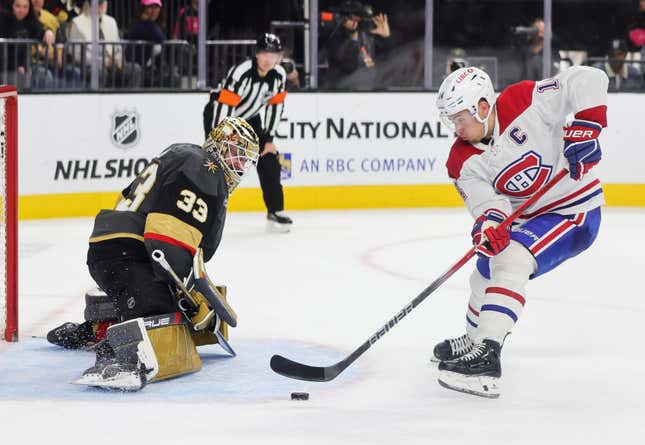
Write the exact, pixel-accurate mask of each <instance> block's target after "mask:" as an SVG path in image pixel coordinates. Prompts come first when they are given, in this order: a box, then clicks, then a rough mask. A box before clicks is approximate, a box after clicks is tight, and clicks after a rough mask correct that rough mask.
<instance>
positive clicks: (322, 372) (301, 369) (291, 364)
mask: <svg viewBox="0 0 645 445" xmlns="http://www.w3.org/2000/svg"><path fill="white" fill-rule="evenodd" d="M567 173H569V172H568V170H567V169H564V168H563V169H562V170H560V171H559V172H558V174H557V175H555V177H553V179H551V180H550V181H549V182H547V183H546V184H545V185H544V187H542V188H541V189H540V190H538V191H537V192H536V193H535V194H534V195H533V196H531V197H530V198H529V199H527V200H526V201H524V203H523V204H522V205H521V206H519V207H518V208H517V209H516V210H515V211H514V212H513V213H512V214H511V215H510V216H509V217H508V218H506V219H505V220H504V221H503V222H502V223H501V224H500V225H501V226H502V227H508V226H510V225H511V224H512V223H513V221H515V220H516V219H517V218H518V217H519V216H520V215H521V214H522V213H523V212H524V211H525V210H526V209H527V208H528V207H530V206H531V205H533V204H534V203H535V202H536V201H537V200H538V199H540V198H541V197H542V196H543V195H544V194H545V193H546V192H548V191H549V190H550V189H551V188H552V187H553V186H554V185H556V184H557V183H558V182H559V181H560V180H561V179H562V178H564V177H565V176H566V175H567ZM473 256H475V247H471V248H470V250H468V252H466V254H465V255H464V256H463V257H461V259H459V261H457V262H456V263H455V264H454V265H453V266H452V267H450V269H448V270H447V271H446V272H444V273H443V275H441V276H440V277H439V278H437V279H436V280H435V281H433V282H432V284H430V285H429V286H428V287H426V288H425V289H424V290H423V291H422V292H421V293H420V294H419V295H417V297H416V298H415V299H414V300H412V301H411V302H410V303H408V304H407V305H406V306H405V307H404V308H403V309H401V310H400V311H399V312H398V313H397V314H396V315H395V316H394V317H392V318H391V319H390V320H389V321H388V322H387V323H385V324H384V325H383V326H382V327H381V328H380V329H379V330H378V331H376V332H375V333H374V334H373V335H372V336H371V337H370V338H369V339H367V341H365V343H363V344H362V345H360V346H359V347H358V348H357V349H356V350H354V352H352V353H351V354H349V355H348V356H347V357H345V358H344V359H342V360H341V361H339V362H338V363H335V364H333V365H330V366H310V365H306V364H304V363H298V362H295V361H293V360H290V359H288V358H286V357H283V356H281V355H274V356H273V357H271V362H270V366H271V369H272V370H273V371H274V372H276V373H278V374H280V375H283V376H285V377H289V378H292V379H298V380H306V381H310V382H329V381H330V380H333V379H335V378H336V377H338V375H339V374H340V373H341V372H343V371H344V370H345V369H347V367H348V366H349V365H351V364H352V363H354V362H355V361H356V359H358V358H359V357H360V356H361V355H363V353H364V352H365V351H367V350H368V349H369V348H370V347H371V346H372V345H373V344H374V343H376V342H377V341H379V340H380V339H381V338H382V337H383V336H384V335H385V334H387V333H388V332H389V331H390V329H392V328H393V327H394V326H395V325H396V324H397V323H398V322H399V321H401V320H402V319H403V318H404V317H405V316H406V315H408V314H409V313H410V312H412V310H413V309H414V308H415V307H417V306H418V305H419V304H421V302H422V301H423V300H425V299H426V298H427V297H428V296H429V295H430V294H431V293H432V292H434V291H435V290H437V288H439V286H441V285H442V284H443V283H444V282H445V281H446V280H448V278H450V277H451V276H452V275H453V274H454V273H455V272H457V271H458V270H459V269H460V268H461V267H462V266H463V265H464V264H466V263H467V262H468V261H469V260H470V259H471V258H472V257H473Z"/></svg>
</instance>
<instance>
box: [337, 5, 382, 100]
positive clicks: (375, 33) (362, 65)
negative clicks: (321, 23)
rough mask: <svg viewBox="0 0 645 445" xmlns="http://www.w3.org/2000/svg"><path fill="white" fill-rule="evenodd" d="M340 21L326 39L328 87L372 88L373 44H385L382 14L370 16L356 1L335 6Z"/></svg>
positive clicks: (375, 45)
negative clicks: (327, 41) (335, 29)
mask: <svg viewBox="0 0 645 445" xmlns="http://www.w3.org/2000/svg"><path fill="white" fill-rule="evenodd" d="M339 11H340V12H339V14H341V15H342V16H343V18H342V24H341V26H340V27H339V29H338V30H337V31H335V32H334V33H333V34H332V36H331V37H330V39H329V43H328V54H329V77H330V82H331V85H329V86H330V87H336V88H348V89H373V88H375V87H376V86H377V84H376V78H377V76H376V69H375V66H376V53H377V46H380V47H383V46H385V43H384V42H385V40H387V39H389V37H390V25H389V22H388V19H387V15H385V14H377V15H373V14H372V10H371V8H370V7H367V6H365V5H363V4H362V3H360V2H357V1H348V2H345V3H344V4H343V5H342V6H341V7H340V8H339Z"/></svg>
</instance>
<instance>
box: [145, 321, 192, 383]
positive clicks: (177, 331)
mask: <svg viewBox="0 0 645 445" xmlns="http://www.w3.org/2000/svg"><path fill="white" fill-rule="evenodd" d="M145 325H146V328H147V329H148V335H149V336H150V342H151V344H152V348H153V349H154V352H155V355H156V357H157V361H158V363H159V371H158V373H157V375H156V376H155V378H154V381H155V382H157V381H159V380H163V379H168V378H171V377H177V376H180V375H184V374H189V373H192V372H196V371H199V370H200V369H201V368H202V362H201V359H200V358H199V355H198V354H197V348H196V347H195V342H194V341H193V338H192V336H191V329H190V328H189V326H188V325H187V323H186V321H185V319H184V318H183V317H182V316H181V314H180V313H179V312H175V313H171V314H164V315H159V316H155V317H147V318H145Z"/></svg>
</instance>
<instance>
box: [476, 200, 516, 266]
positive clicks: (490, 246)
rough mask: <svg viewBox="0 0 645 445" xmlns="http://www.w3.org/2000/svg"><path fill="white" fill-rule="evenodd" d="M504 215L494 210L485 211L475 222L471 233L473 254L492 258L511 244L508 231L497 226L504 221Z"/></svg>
mask: <svg viewBox="0 0 645 445" xmlns="http://www.w3.org/2000/svg"><path fill="white" fill-rule="evenodd" d="M504 218H505V215H504V214H503V213H501V212H499V211H496V210H487V211H486V212H484V214H483V215H482V216H480V217H479V218H477V219H476V220H475V224H474V226H473V230H472V232H471V235H472V238H473V244H474V245H475V252H477V253H478V254H481V255H484V256H487V257H493V256H495V255H497V254H498V253H500V252H501V251H502V250H504V249H505V248H506V246H508V245H509V243H510V242H511V235H510V232H509V230H508V229H506V228H504V229H502V228H501V227H499V224H500V223H501V222H502V221H504Z"/></svg>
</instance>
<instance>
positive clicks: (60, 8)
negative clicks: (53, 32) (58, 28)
mask: <svg viewBox="0 0 645 445" xmlns="http://www.w3.org/2000/svg"><path fill="white" fill-rule="evenodd" d="M68 3H69V2H68V1H65V0H45V5H44V8H45V9H46V10H47V11H49V12H50V13H51V14H52V15H53V16H54V17H56V19H57V20H58V23H67V21H68V20H69V19H70V14H69V11H68V9H71V8H68Z"/></svg>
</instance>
